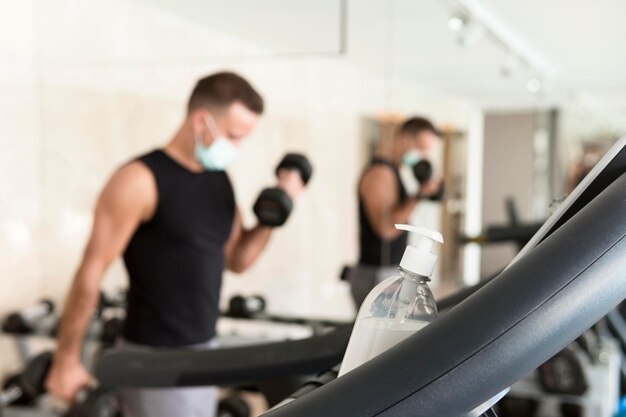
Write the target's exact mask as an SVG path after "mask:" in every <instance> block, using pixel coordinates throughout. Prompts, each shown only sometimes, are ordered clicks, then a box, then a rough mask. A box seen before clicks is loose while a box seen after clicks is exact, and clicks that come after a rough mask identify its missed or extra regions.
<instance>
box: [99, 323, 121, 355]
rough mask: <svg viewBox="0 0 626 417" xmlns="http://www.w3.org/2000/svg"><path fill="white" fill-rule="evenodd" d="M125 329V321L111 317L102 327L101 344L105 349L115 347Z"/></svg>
mask: <svg viewBox="0 0 626 417" xmlns="http://www.w3.org/2000/svg"><path fill="white" fill-rule="evenodd" d="M123 328H124V320H122V319H121V318H119V317H111V318H110V319H108V320H107V321H105V322H104V324H103V325H102V333H101V334H100V342H102V346H103V347H104V348H109V347H113V345H115V341H116V340H117V338H118V337H119V335H120V334H122V329H123Z"/></svg>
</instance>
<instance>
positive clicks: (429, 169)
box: [413, 159, 444, 201]
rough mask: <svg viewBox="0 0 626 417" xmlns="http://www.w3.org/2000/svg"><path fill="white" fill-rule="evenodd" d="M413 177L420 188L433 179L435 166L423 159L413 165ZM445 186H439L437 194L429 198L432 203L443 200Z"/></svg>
mask: <svg viewBox="0 0 626 417" xmlns="http://www.w3.org/2000/svg"><path fill="white" fill-rule="evenodd" d="M413 175H414V176H415V179H416V180H417V182H419V184H420V186H421V185H422V184H423V183H425V182H426V181H428V180H430V179H431V178H432V177H433V166H432V164H431V163H430V162H429V161H427V160H426V159H422V160H421V161H419V162H418V163H417V164H415V165H413ZM443 193H444V186H443V183H441V185H440V186H439V190H437V193H435V194H433V195H431V196H429V197H428V199H429V200H431V201H441V200H442V199H443Z"/></svg>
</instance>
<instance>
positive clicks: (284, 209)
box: [253, 153, 313, 227]
mask: <svg viewBox="0 0 626 417" xmlns="http://www.w3.org/2000/svg"><path fill="white" fill-rule="evenodd" d="M283 169H286V170H296V171H298V173H299V174H300V177H301V178H302V182H303V183H304V185H306V184H307V183H308V182H309V180H310V179H311V175H312V174H313V167H312V166H311V163H310V162H309V160H308V159H307V158H306V157H305V156H304V155H302V154H297V153H289V154H287V155H285V157H284V158H283V159H282V161H280V164H278V166H277V167H276V175H277V176H278V173H279V171H281V170H283ZM253 209H254V214H255V215H256V216H257V218H258V219H259V223H260V224H262V225H265V226H270V227H277V226H282V225H283V224H285V222H286V221H287V218H288V217H289V214H290V213H291V210H292V209H293V201H292V200H291V197H290V196H289V194H287V192H286V191H285V190H283V189H282V188H280V187H273V188H266V189H264V190H263V191H261V194H260V195H259V198H258V199H257V200H256V203H254V207H253Z"/></svg>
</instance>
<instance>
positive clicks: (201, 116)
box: [189, 109, 208, 135]
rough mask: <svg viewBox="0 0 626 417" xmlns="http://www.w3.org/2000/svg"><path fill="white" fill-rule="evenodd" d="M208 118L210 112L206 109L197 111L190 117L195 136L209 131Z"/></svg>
mask: <svg viewBox="0 0 626 417" xmlns="http://www.w3.org/2000/svg"><path fill="white" fill-rule="evenodd" d="M207 117H208V111H207V110H205V109H196V110H194V111H192V112H191V114H190V115H189V121H190V122H191V129H192V130H193V133H194V135H195V134H198V133H201V132H204V131H205V130H206V129H207V126H206V123H207V122H206V118H207Z"/></svg>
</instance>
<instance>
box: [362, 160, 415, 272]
mask: <svg viewBox="0 0 626 417" xmlns="http://www.w3.org/2000/svg"><path fill="white" fill-rule="evenodd" d="M375 165H384V166H386V167H388V168H389V169H391V170H393V173H394V175H395V178H396V184H395V185H394V186H395V187H397V189H398V196H399V197H400V200H399V203H404V202H405V201H406V200H407V199H408V194H407V192H406V189H405V188H404V185H403V184H402V180H401V179H400V172H399V171H398V169H397V168H396V167H395V166H394V165H393V164H392V163H391V162H389V161H387V160H385V159H382V158H373V159H372V161H371V162H370V163H369V165H368V166H367V167H366V168H365V170H364V172H367V171H368V170H369V169H370V168H371V167H373V166H375ZM361 179H362V177H361ZM359 229H360V230H359V237H360V247H361V251H360V256H359V264H361V265H368V266H389V265H398V264H399V263H400V260H401V259H402V254H403V253H404V249H405V247H406V244H407V237H408V234H407V233H406V232H403V233H402V234H401V235H400V236H398V237H397V238H395V239H393V240H387V239H385V240H383V239H381V238H380V237H379V236H378V235H377V234H376V232H374V229H372V226H371V225H370V222H369V220H368V218H367V214H366V213H365V206H364V204H363V199H362V198H361V195H360V192H359Z"/></svg>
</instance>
